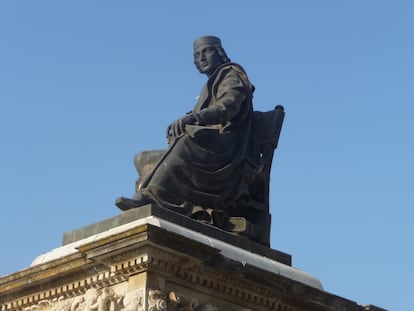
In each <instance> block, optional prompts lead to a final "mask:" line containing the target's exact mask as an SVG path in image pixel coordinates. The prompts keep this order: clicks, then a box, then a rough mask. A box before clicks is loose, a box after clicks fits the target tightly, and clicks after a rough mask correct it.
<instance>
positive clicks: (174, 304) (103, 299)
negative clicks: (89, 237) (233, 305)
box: [24, 287, 252, 311]
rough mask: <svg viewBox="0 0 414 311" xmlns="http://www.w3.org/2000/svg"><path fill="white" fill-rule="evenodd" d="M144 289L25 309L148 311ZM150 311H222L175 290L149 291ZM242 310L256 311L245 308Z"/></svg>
mask: <svg viewBox="0 0 414 311" xmlns="http://www.w3.org/2000/svg"><path fill="white" fill-rule="evenodd" d="M143 292H144V291H143V290H140V289H137V290H133V291H130V292H127V293H125V294H123V295H119V294H117V293H116V292H115V291H114V290H113V289H112V288H110V287H105V288H101V289H96V288H89V289H88V290H87V291H86V292H85V294H84V295H82V296H79V297H75V298H69V299H67V298H65V297H63V296H61V297H59V298H55V299H52V300H42V301H39V302H38V303H37V304H36V305H32V306H30V307H26V308H24V311H144V310H146V309H145V297H144V294H143ZM147 299H148V310H149V311H167V310H168V311H220V309H219V308H218V307H217V306H216V305H214V304H212V303H209V302H206V303H200V302H199V301H198V300H197V299H195V298H193V299H191V300H190V299H188V298H187V297H186V296H185V295H183V294H181V293H179V292H174V291H171V292H169V293H168V294H166V293H165V292H163V291H160V290H156V289H149V291H148V297H147ZM240 311H252V310H251V309H246V308H242V309H240Z"/></svg>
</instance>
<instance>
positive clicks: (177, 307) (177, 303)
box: [168, 292, 218, 311]
mask: <svg viewBox="0 0 414 311" xmlns="http://www.w3.org/2000/svg"><path fill="white" fill-rule="evenodd" d="M168 298H169V299H168V300H169V310H170V309H171V310H173V311H218V308H217V307H216V306H215V305H213V304H211V303H206V304H200V303H199V301H198V300H197V299H192V300H191V301H190V300H189V299H187V298H186V297H185V296H184V295H183V294H181V293H178V292H170V293H169V295H168Z"/></svg>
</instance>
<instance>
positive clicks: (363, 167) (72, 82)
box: [0, 0, 414, 311]
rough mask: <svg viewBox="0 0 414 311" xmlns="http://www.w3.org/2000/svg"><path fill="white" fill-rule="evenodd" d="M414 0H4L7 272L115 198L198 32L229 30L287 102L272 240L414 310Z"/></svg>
mask: <svg viewBox="0 0 414 311" xmlns="http://www.w3.org/2000/svg"><path fill="white" fill-rule="evenodd" d="M413 16H414V4H413V2H411V1H408V0H407V1H398V0H397V1H380V0H377V1H374V0H364V1H361V0H358V1H357V0H349V1H328V0H326V1H318V0H316V1H307V0H306V1H305V0H303V1H241V0H239V1H218V0H214V1H208V2H206V1H204V2H198V1H102V0H100V1H43V0H38V1H11V0H10V1H7V0H3V1H1V2H0V142H1V153H0V185H1V187H0V202H1V203H0V204H1V211H2V214H1V225H0V237H1V249H2V251H1V253H2V255H1V259H0V263H1V264H0V275H5V274H8V273H12V272H14V271H16V270H19V269H22V268H25V267H27V266H29V265H30V263H31V261H32V260H33V259H34V258H35V257H36V256H38V255H40V254H42V253H44V252H47V251H50V250H52V249H53V248H56V247H59V246H60V243H61V237H62V234H63V233H64V232H66V231H70V230H73V229H77V228H80V227H83V226H86V225H88V224H91V223H96V222H98V221H101V220H104V219H106V218H109V217H112V216H115V215H117V214H119V211H118V210H117V208H116V207H115V206H114V200H115V198H116V197H117V196H120V195H124V196H130V195H132V194H133V191H134V190H133V189H134V182H135V179H136V173H135V169H134V166H133V163H132V159H133V156H134V154H135V153H137V152H138V151H141V150H148V149H158V148H164V147H165V146H166V141H165V138H164V137H165V129H166V126H167V125H168V124H169V123H170V122H171V121H172V120H174V119H176V118H178V117H180V116H181V115H183V114H184V113H185V112H187V111H189V110H191V108H192V107H193V105H194V103H195V98H196V96H198V94H199V91H200V89H201V87H202V85H203V83H204V81H205V77H204V76H202V75H200V74H199V73H198V72H197V70H196V69H195V67H194V65H193V60H192V42H193V40H194V39H196V38H197V37H198V36H201V35H205V34H213V35H217V36H219V37H221V38H222V42H223V46H224V48H225V49H226V51H227V53H228V54H229V56H230V57H231V58H232V60H233V61H235V62H238V63H240V64H241V65H243V66H244V67H245V69H246V71H247V72H248V74H249V77H250V79H251V81H252V82H253V83H254V84H255V86H256V93H255V102H254V103H255V107H256V109H257V110H270V109H272V108H273V107H274V106H275V105H277V104H282V105H284V106H285V109H286V112H287V115H286V119H285V124H284V128H283V130H282V135H281V138H280V141H279V148H278V150H277V152H276V154H275V159H274V162H273V163H274V165H273V170H272V182H271V198H270V199H271V212H272V215H273V224H272V247H273V248H275V249H278V250H281V251H284V252H287V253H290V254H292V256H293V264H294V266H295V267H297V268H299V269H301V270H304V271H306V272H309V273H311V274H313V275H315V276H317V277H318V278H319V279H320V280H321V282H322V284H323V285H324V287H325V289H326V290H327V291H329V292H332V293H334V294H337V295H340V296H343V297H346V298H348V299H351V300H354V301H356V302H358V303H360V304H366V303H371V304H376V305H378V306H381V307H384V308H388V309H390V310H399V311H409V310H412V295H413V294H414V285H413V283H412V280H413V279H414V268H413V263H414V249H413V244H414V243H413V238H414V226H413V219H414V212H413V208H414V198H413V196H414V195H413V193H414V191H413V190H414V189H413V186H414V181H413V179H414V164H413V159H414V145H413V134H414V122H413V115H414V40H413V37H414V18H413Z"/></svg>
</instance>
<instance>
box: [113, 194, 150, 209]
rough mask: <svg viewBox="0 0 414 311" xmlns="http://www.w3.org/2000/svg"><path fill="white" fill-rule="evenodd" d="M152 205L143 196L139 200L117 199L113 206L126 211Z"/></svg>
mask: <svg viewBox="0 0 414 311" xmlns="http://www.w3.org/2000/svg"><path fill="white" fill-rule="evenodd" d="M150 203H152V201H151V200H150V199H148V198H146V197H144V196H141V198H140V199H139V200H137V199H129V198H125V197H119V198H117V199H116V200H115V205H116V206H117V207H118V208H119V209H120V210H122V211H127V210H130V209H133V208H137V207H141V206H143V205H147V204H150Z"/></svg>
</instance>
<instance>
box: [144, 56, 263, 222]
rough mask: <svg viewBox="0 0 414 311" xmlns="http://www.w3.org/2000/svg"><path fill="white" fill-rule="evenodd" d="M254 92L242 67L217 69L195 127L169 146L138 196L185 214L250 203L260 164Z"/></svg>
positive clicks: (199, 103) (198, 108)
mask: <svg viewBox="0 0 414 311" xmlns="http://www.w3.org/2000/svg"><path fill="white" fill-rule="evenodd" d="M253 91H254V86H253V85H252V84H251V83H250V82H249V80H248V78H247V75H246V73H245V71H244V70H243V68H242V67H241V66H240V65H238V64H235V63H226V64H223V65H221V66H220V67H219V68H217V70H216V71H215V73H213V75H211V76H210V77H209V79H208V81H207V83H206V84H205V86H204V87H203V89H202V92H201V94H200V96H199V98H198V101H197V103H196V105H195V107H194V109H193V111H192V113H193V114H194V115H195V116H196V119H197V122H196V124H195V125H186V131H185V133H184V135H182V136H180V137H177V138H175V139H174V140H173V141H171V142H170V145H169V148H168V149H167V151H166V152H165V153H164V155H163V156H162V157H161V159H160V160H159V162H158V163H157V164H156V166H155V168H154V169H153V171H152V172H151V173H150V174H149V175H148V176H142V177H143V182H142V183H141V187H140V190H139V191H141V192H142V194H144V195H146V196H147V197H150V198H151V199H152V200H153V201H154V202H155V203H157V204H158V205H160V206H162V207H165V208H169V209H173V210H176V211H178V212H181V213H184V214H188V213H190V211H191V209H192V207H193V206H201V207H203V208H212V209H227V208H229V207H232V206H234V205H235V204H238V203H237V202H240V200H241V199H242V198H246V195H247V194H248V185H247V183H248V178H249V176H251V173H252V171H254V168H253V167H254V163H255V161H254V156H255V155H254V154H253V148H252V142H251V137H252V135H251V127H252V116H253V106H252V96H253Z"/></svg>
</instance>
